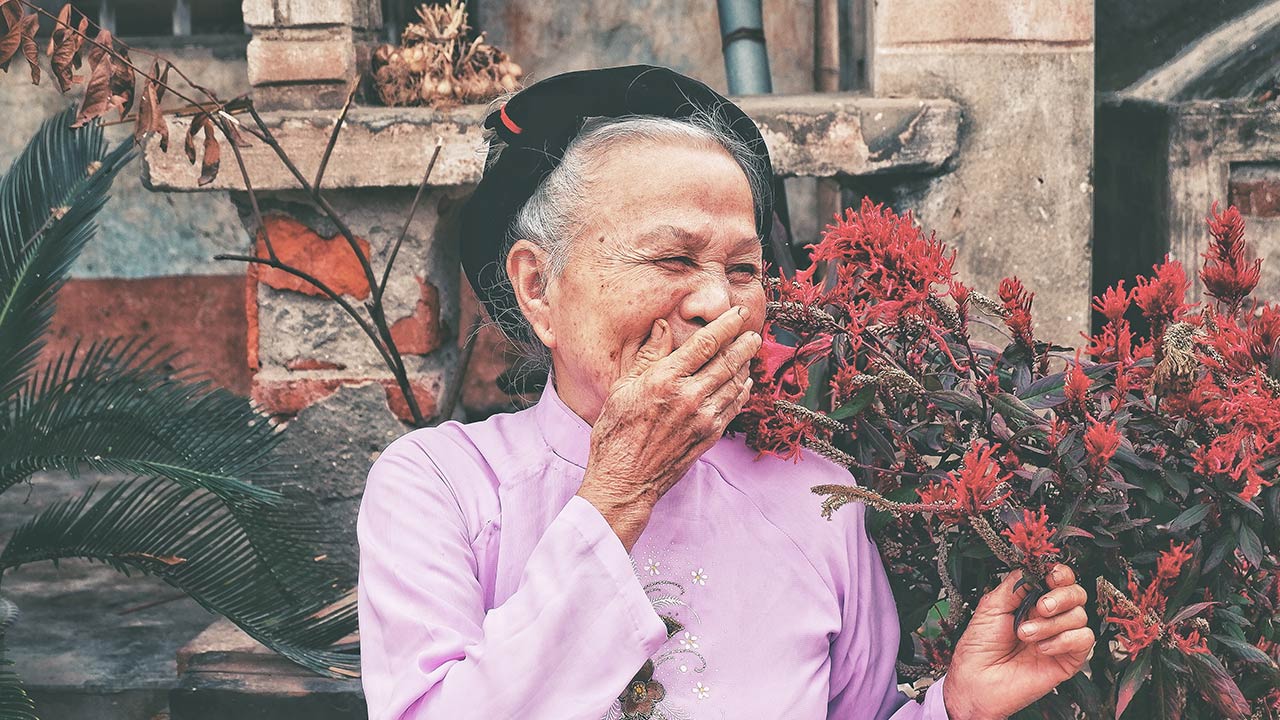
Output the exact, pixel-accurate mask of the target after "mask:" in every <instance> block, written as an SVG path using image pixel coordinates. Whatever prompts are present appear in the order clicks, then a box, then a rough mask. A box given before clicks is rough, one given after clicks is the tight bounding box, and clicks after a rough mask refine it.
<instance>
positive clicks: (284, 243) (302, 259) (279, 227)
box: [258, 215, 369, 300]
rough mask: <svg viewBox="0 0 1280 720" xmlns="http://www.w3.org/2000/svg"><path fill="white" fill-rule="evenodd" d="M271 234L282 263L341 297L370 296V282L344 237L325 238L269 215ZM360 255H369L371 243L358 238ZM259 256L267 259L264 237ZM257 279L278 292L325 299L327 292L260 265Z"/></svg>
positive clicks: (296, 222) (292, 221) (300, 225)
mask: <svg viewBox="0 0 1280 720" xmlns="http://www.w3.org/2000/svg"><path fill="white" fill-rule="evenodd" d="M263 223H264V224H265V225H266V226H267V232H269V233H270V235H271V247H272V248H274V249H275V251H276V257H278V258H279V259H280V262H282V263H284V264H286V265H291V266H293V267H295V268H297V269H299V270H301V271H303V272H305V273H307V274H309V275H311V276H313V277H315V278H316V279H317V280H319V281H321V282H323V283H324V284H326V285H328V286H329V287H330V288H331V289H332V290H333V291H334V292H336V293H338V294H339V295H350V296H352V297H355V298H357V299H359V300H363V299H365V298H367V297H369V281H368V279H367V278H366V277H365V274H364V270H362V269H361V267H360V261H359V260H358V259H357V258H356V256H355V253H353V252H352V251H351V246H350V245H348V244H347V241H346V239H345V238H343V237H342V236H341V235H335V236H334V237H330V238H325V237H321V236H320V235H319V234H317V233H316V232H315V231H314V230H312V229H311V228H309V227H307V226H306V225H304V224H302V223H300V222H298V221H297V220H294V219H293V218H291V217H289V216H287V215H267V216H266V217H265V218H263ZM356 241H357V243H359V245H360V250H361V252H363V253H364V255H365V257H368V256H369V243H368V242H366V241H365V240H364V239H363V238H356ZM258 255H259V256H260V257H266V256H267V250H266V245H265V244H264V243H263V241H262V236H261V235H259V236H258ZM258 277H259V279H260V280H262V282H264V283H266V284H267V285H269V286H271V287H273V288H275V289H277V290H292V291H294V292H300V293H305V294H307V295H315V296H317V297H324V293H322V292H320V291H319V290H317V289H316V288H315V287H313V286H312V285H311V283H308V282H306V281H304V280H300V279H299V278H296V277H294V276H293V275H290V274H288V273H286V272H284V271H282V270H276V269H275V268H269V267H265V266H260V267H259V269H258Z"/></svg>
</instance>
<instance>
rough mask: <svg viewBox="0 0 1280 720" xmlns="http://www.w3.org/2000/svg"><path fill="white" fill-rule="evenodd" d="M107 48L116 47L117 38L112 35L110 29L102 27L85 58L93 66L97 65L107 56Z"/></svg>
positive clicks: (90, 44)
mask: <svg viewBox="0 0 1280 720" xmlns="http://www.w3.org/2000/svg"><path fill="white" fill-rule="evenodd" d="M107 48H111V49H115V39H114V38H113V37H112V36H111V31H110V30H108V29H106V28H102V29H101V30H99V31H98V35H97V36H96V37H95V38H93V40H92V41H91V42H90V43H89V52H88V53H86V54H85V60H87V61H88V62H89V65H90V66H91V67H97V65H98V61H100V60H102V58H104V57H107Z"/></svg>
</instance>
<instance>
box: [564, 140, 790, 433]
mask: <svg viewBox="0 0 1280 720" xmlns="http://www.w3.org/2000/svg"><path fill="white" fill-rule="evenodd" d="M591 187H592V188H593V190H592V191H591V192H592V197H591V198H590V199H589V203H588V207H589V208H590V210H589V211H588V213H589V220H588V222H589V227H588V228H587V231H586V232H585V233H584V234H582V235H581V236H580V237H579V239H578V240H577V242H576V243H575V244H574V246H573V247H572V249H571V251H570V257H569V262H568V264H567V266H566V267H565V270H564V272H563V273H562V274H561V275H560V276H559V277H558V278H556V279H554V280H552V281H551V283H550V284H549V286H548V287H547V293H546V302H547V304H546V307H547V312H546V319H545V322H546V324H547V326H548V329H549V330H550V332H549V333H546V334H545V335H544V337H543V340H544V342H546V343H547V346H548V348H549V349H550V350H551V355H552V360H553V362H554V364H555V374H556V390H557V392H558V393H559V394H560V396H561V397H562V399H564V401H565V402H566V404H568V405H569V407H570V408H572V409H573V410H574V411H575V412H577V413H578V414H579V415H580V416H581V417H582V418H583V419H584V420H586V421H588V422H592V423H594V422H595V419H596V417H597V416H598V415H599V413H600V408H601V407H602V405H603V403H604V400H605V398H606V397H607V396H608V393H609V389H610V387H611V386H612V385H613V383H614V382H615V381H616V380H618V378H620V377H622V376H623V375H624V374H626V373H627V371H628V370H629V369H630V367H631V366H632V364H633V363H634V362H635V360H636V355H637V351H638V350H639V348H640V347H641V346H642V345H643V344H644V342H645V341H646V340H647V339H648V338H649V334H650V332H651V331H652V329H653V324H654V321H656V320H657V319H659V318H663V319H665V320H666V321H667V322H668V323H669V324H670V327H671V331H672V335H673V341H674V343H675V345H676V346H677V347H678V346H679V345H680V344H681V343H683V342H684V341H685V340H686V339H687V338H688V337H689V336H690V335H692V334H693V333H694V331H696V330H697V329H698V328H700V327H702V326H703V325H706V324H707V323H709V322H711V321H712V320H714V319H716V318H717V317H719V316H720V315H721V314H722V313H724V312H725V311H727V310H729V309H730V308H731V307H733V306H735V305H744V306H746V307H747V308H748V310H749V311H750V314H749V315H748V320H747V324H746V325H747V327H746V328H744V331H745V330H755V331H756V332H759V331H760V330H761V329H762V327H763V324H764V306H765V295H764V287H763V285H762V283H761V278H762V275H761V262H762V258H761V248H760V240H759V237H758V236H757V235H756V226H755V215H754V209H753V205H752V198H751V189H750V186H749V185H748V184H747V178H746V175H745V174H744V173H743V171H742V169H741V168H739V167H738V165H737V163H736V162H735V161H734V160H733V158H732V157H731V156H730V155H729V153H728V152H726V151H724V150H723V149H720V148H700V147H696V146H694V145H692V144H690V145H687V146H686V145H673V144H663V145H659V144H650V143H631V144H627V145H625V146H621V147H618V148H616V149H615V150H614V151H612V152H610V153H609V154H608V155H607V156H606V158H605V159H604V160H603V162H602V163H601V164H600V165H599V166H598V167H597V169H596V172H595V174H594V175H593V177H592V183H591Z"/></svg>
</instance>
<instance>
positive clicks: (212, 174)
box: [196, 115, 222, 186]
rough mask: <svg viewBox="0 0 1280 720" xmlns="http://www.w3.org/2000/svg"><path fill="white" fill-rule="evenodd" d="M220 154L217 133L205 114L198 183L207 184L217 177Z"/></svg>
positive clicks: (220, 149)
mask: <svg viewBox="0 0 1280 720" xmlns="http://www.w3.org/2000/svg"><path fill="white" fill-rule="evenodd" d="M221 155H222V148H221V146H219V145H218V133H217V131H216V130H215V129H214V127H213V121H212V120H210V119H209V117H208V116H207V115H206V116H205V121H204V158H203V159H202V160H201V162H200V179H199V180H197V181H196V182H197V184H198V185H201V186H204V185H208V184H209V183H211V182H213V181H214V180H215V179H216V178H217V177H218V167H219V165H220V158H221Z"/></svg>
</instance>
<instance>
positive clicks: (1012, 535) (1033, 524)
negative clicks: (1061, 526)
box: [1001, 505, 1061, 560]
mask: <svg viewBox="0 0 1280 720" xmlns="http://www.w3.org/2000/svg"><path fill="white" fill-rule="evenodd" d="M1048 523H1049V516H1048V514H1046V513H1045V511H1044V506H1043V505H1041V506H1040V509H1039V510H1037V511H1036V512H1034V513H1033V512H1031V511H1030V510H1023V511H1022V519H1021V520H1019V521H1017V522H1015V523H1014V524H1013V525H1010V526H1009V529H1008V530H1005V531H1003V532H1002V533H1001V534H1002V535H1004V536H1005V537H1007V538H1009V542H1011V543H1013V546H1014V547H1016V548H1018V549H1019V550H1021V551H1022V555H1023V557H1025V558H1026V559H1028V560H1032V559H1036V558H1047V557H1050V556H1051V555H1053V554H1054V553H1058V552H1061V550H1060V549H1059V548H1058V547H1057V546H1056V545H1054V544H1053V543H1052V542H1050V539H1051V538H1052V537H1053V531H1052V530H1050V529H1049V526H1048Z"/></svg>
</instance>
